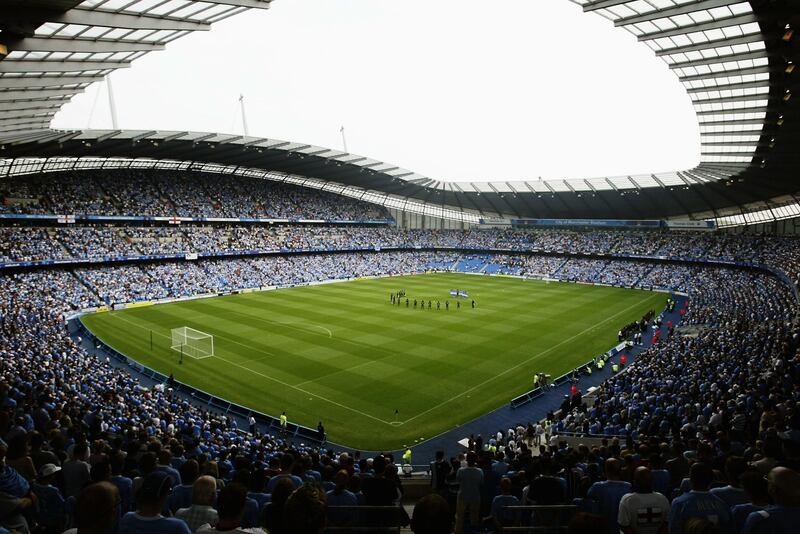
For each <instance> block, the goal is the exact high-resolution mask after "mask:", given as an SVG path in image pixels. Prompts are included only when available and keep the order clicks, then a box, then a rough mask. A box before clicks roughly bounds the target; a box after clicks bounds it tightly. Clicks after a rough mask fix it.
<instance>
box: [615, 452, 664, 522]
mask: <svg viewBox="0 0 800 534" xmlns="http://www.w3.org/2000/svg"><path fill="white" fill-rule="evenodd" d="M668 520H669V501H668V500H667V498H666V497H665V496H663V495H661V494H660V493H656V492H654V491H653V475H652V473H651V471H650V469H649V468H647V467H643V466H642V467H637V468H636V471H635V472H634V477H633V493H628V494H626V495H624V496H623V497H622V499H621V500H620V502H619V515H618V520H617V522H618V523H619V527H620V530H621V531H622V532H623V533H624V534H665V533H666V532H667V525H668Z"/></svg>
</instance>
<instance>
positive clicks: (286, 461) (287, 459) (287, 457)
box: [267, 452, 303, 493]
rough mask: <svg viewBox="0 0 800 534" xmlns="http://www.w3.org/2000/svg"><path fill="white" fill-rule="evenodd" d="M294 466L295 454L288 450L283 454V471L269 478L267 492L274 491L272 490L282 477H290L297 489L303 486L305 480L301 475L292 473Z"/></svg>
mask: <svg viewBox="0 0 800 534" xmlns="http://www.w3.org/2000/svg"><path fill="white" fill-rule="evenodd" d="M293 467H294V456H292V455H291V454H289V453H288V452H287V453H284V454H283V455H281V472H280V473H279V474H277V475H275V476H274V477H272V478H271V479H269V482H267V493H272V490H274V489H275V486H276V485H277V484H278V481H279V480H280V479H282V478H288V479H289V480H290V481H291V482H292V485H294V487H295V489H297V488H299V487H300V486H302V485H303V480H302V479H301V478H300V477H299V476H297V475H293V474H292V468H293Z"/></svg>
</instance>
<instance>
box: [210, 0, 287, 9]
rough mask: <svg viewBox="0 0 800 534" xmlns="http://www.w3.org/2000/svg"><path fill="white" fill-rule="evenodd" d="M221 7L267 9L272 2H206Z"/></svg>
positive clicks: (216, 0)
mask: <svg viewBox="0 0 800 534" xmlns="http://www.w3.org/2000/svg"><path fill="white" fill-rule="evenodd" d="M206 1H208V2H211V3H212V4H220V5H223V6H233V7H246V8H249V9H269V7H270V3H271V2H272V0H206Z"/></svg>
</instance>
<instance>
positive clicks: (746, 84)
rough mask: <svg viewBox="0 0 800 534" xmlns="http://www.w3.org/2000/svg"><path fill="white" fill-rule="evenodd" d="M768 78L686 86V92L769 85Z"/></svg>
mask: <svg viewBox="0 0 800 534" xmlns="http://www.w3.org/2000/svg"><path fill="white" fill-rule="evenodd" d="M769 86H770V85H769V79H766V80H756V81H754V82H737V83H728V84H725V85H713V86H708V87H687V88H686V92H687V93H689V94H693V93H705V92H706V91H725V90H728V89H752V88H754V87H769Z"/></svg>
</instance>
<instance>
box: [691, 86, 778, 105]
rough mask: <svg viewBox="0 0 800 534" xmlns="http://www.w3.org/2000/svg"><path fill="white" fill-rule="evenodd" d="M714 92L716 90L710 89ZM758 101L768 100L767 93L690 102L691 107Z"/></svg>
mask: <svg viewBox="0 0 800 534" xmlns="http://www.w3.org/2000/svg"><path fill="white" fill-rule="evenodd" d="M710 90H711V91H716V89H710ZM758 100H769V93H757V94H754V95H742V96H719V97H715V98H703V99H699V100H692V105H697V104H724V103H725V102H754V101H758Z"/></svg>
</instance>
